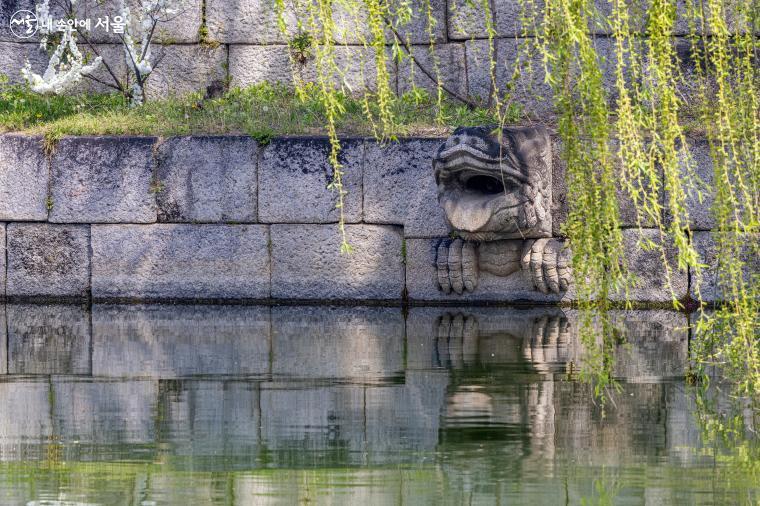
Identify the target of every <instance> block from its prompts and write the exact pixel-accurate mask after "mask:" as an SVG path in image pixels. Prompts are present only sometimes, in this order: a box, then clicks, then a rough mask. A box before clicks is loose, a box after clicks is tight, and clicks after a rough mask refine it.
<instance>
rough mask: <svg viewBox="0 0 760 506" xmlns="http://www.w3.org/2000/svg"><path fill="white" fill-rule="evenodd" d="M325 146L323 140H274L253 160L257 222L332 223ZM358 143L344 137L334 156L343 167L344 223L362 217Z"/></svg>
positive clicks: (333, 211) (334, 197)
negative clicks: (256, 175)
mask: <svg viewBox="0 0 760 506" xmlns="http://www.w3.org/2000/svg"><path fill="white" fill-rule="evenodd" d="M329 155H330V144H329V142H328V141H327V139H324V138H300V139H299V138H294V139H288V138H283V139H274V140H273V141H272V142H271V143H270V144H269V145H268V146H266V147H265V148H264V149H263V150H262V153H261V159H260V162H259V221H261V222H262V223H337V222H338V218H339V213H338V210H337V209H336V207H335V206H336V204H337V203H338V194H337V192H336V191H335V190H333V189H331V188H329V185H330V184H331V183H332V182H333V177H334V173H333V169H332V167H331V166H330V161H329ZM363 155H364V142H363V141H362V140H346V141H344V142H343V143H342V152H341V155H340V158H339V161H340V163H341V164H342V165H343V168H342V171H343V188H344V190H345V191H347V192H348V194H347V195H346V196H345V200H344V202H343V214H344V217H345V220H346V223H357V222H359V221H361V219H362V201H361V200H362V191H361V185H362V161H363Z"/></svg>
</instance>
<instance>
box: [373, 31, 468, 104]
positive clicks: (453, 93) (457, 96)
mask: <svg viewBox="0 0 760 506" xmlns="http://www.w3.org/2000/svg"><path fill="white" fill-rule="evenodd" d="M385 24H386V25H387V26H388V28H390V29H391V31H392V32H393V36H394V37H395V38H396V40H398V41H399V42H400V43H401V46H402V47H403V48H404V51H406V53H407V54H408V55H409V58H410V59H411V60H412V62H413V63H414V64H415V65H416V66H417V68H418V69H420V71H421V72H422V73H423V74H425V75H426V76H427V78H428V79H430V80H431V81H432V82H434V83H436V84H437V85H439V86H440V87H441V89H442V90H443V91H445V92H446V93H448V94H449V95H450V96H452V97H454V98H455V99H457V100H459V101H460V102H462V103H463V104H464V105H466V106H467V107H468V108H470V109H477V107H478V104H476V103H475V102H473V101H472V100H470V99H468V98H467V97H463V96H462V95H460V94H459V93H457V92H456V91H454V90H452V89H451V88H449V87H448V86H446V85H445V84H443V83H439V82H438V79H436V78H435V77H434V76H433V74H432V73H430V71H429V70H428V69H426V68H425V67H424V66H423V65H422V64H421V63H420V62H419V60H418V59H417V58H416V57H415V56H414V54H412V47H411V46H410V45H409V42H407V41H406V40H404V39H403V37H401V35H400V34H399V33H398V31H396V27H394V26H393V24H392V23H391V22H390V21H389V20H388V19H385Z"/></svg>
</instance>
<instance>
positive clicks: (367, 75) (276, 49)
mask: <svg viewBox="0 0 760 506" xmlns="http://www.w3.org/2000/svg"><path fill="white" fill-rule="evenodd" d="M335 64H336V67H337V68H338V69H340V72H341V74H340V75H339V76H333V77H334V82H335V84H336V86H340V85H342V84H345V86H346V88H347V91H349V92H351V93H353V94H361V93H362V92H363V91H365V90H367V89H369V90H373V89H374V88H375V83H376V76H377V71H376V69H377V67H376V66H375V55H374V53H373V52H372V50H370V49H365V48H364V47H358V46H337V47H336V48H335ZM293 65H294V66H291V60H290V57H289V56H288V47H287V46H284V45H283V46H247V45H232V46H230V55H229V76H230V79H231V84H232V85H233V86H240V87H245V86H250V85H252V84H257V83H264V82H268V83H279V84H283V85H286V86H288V87H293V75H294V74H295V76H296V77H297V78H298V79H299V80H301V81H303V82H317V77H318V74H317V70H316V66H315V64H314V61H313V60H310V61H307V62H306V63H304V64H300V63H297V62H296V63H294V64H293ZM388 67H389V68H388V71H389V73H390V74H391V76H393V73H394V72H395V61H393V59H392V58H389V59H388Z"/></svg>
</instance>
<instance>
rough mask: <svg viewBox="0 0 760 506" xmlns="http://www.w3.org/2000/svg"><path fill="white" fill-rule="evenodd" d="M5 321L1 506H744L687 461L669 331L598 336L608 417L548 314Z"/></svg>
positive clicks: (680, 330)
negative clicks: (609, 349)
mask: <svg viewBox="0 0 760 506" xmlns="http://www.w3.org/2000/svg"><path fill="white" fill-rule="evenodd" d="M4 317H5V318H6V320H7V325H5V326H0V329H2V328H7V332H6V333H5V334H2V330H0V340H3V341H7V343H6V345H5V346H0V350H2V351H0V372H2V373H3V374H2V375H0V406H2V410H1V411H0V504H27V503H28V502H29V501H43V502H44V501H59V502H58V503H55V502H52V503H51V504H78V503H87V504H108V505H110V504H130V505H131V504H145V505H148V504H269V503H277V504H293V503H298V502H302V503H306V502H309V503H311V502H317V503H340V504H357V503H360V502H362V501H363V502H365V503H371V504H442V503H451V504H459V503H462V502H468V503H473V504H475V503H484V504H493V503H496V502H507V503H511V502H518V503H533V504H543V503H546V504H555V503H558V502H567V503H569V504H579V503H580V502H581V501H582V500H588V499H593V497H594V496H595V495H599V494H600V493H601V492H600V491H604V492H605V493H606V492H607V491H609V493H611V494H613V495H614V496H615V497H616V502H620V503H626V504H665V503H679V502H682V503H694V502H699V503H704V504H710V503H714V504H723V503H726V502H746V501H749V502H751V501H756V500H757V498H758V495H757V494H758V491H757V475H756V471H753V470H752V469H749V470H748V469H746V468H745V469H744V470H743V471H742V470H741V469H735V468H734V467H733V466H732V465H731V462H732V461H731V458H730V457H731V453H730V451H729V452H728V453H725V454H723V455H724V457H722V458H718V457H717V456H718V454H717V453H715V452H713V451H712V450H710V451H707V449H705V448H704V447H703V443H702V441H701V439H700V431H699V427H698V425H697V420H696V419H695V417H694V410H695V400H694V395H693V392H692V391H691V389H690V388H689V387H687V386H686V385H685V384H684V383H683V381H682V380H681V378H682V377H683V375H684V371H685V369H684V367H685V365H686V361H687V357H688V336H689V334H688V330H687V325H688V319H687V317H686V315H683V314H679V313H673V312H668V311H629V312H620V313H618V314H616V315H615V317H616V319H617V321H618V324H619V329H620V332H621V335H625V337H626V338H627V342H626V343H625V344H624V343H622V342H621V344H620V345H619V346H618V347H617V349H616V350H615V354H614V364H613V371H614V374H615V376H616V377H617V378H618V379H619V380H620V381H621V387H622V388H621V391H620V392H619V393H617V394H615V396H614V398H613V402H612V403H611V404H608V405H607V407H606V417H602V413H601V408H600V406H599V405H598V403H595V402H594V399H593V396H592V394H591V392H590V389H589V387H588V386H587V385H585V384H583V383H579V382H577V381H573V380H569V379H568V374H569V373H572V371H573V370H577V367H578V366H579V364H580V363H581V362H582V361H583V359H584V350H583V347H582V346H581V345H580V343H579V340H578V335H577V314H575V313H574V312H573V311H563V310H560V309H557V308H531V309H510V308H431V307H424V308H409V309H408V312H407V313H406V314H404V312H403V311H402V310H401V309H399V308H389V307H303V306H299V307H248V306H157V305H147V306H135V305H123V306H115V305H95V306H93V307H92V308H87V307H71V306H35V305H8V306H6V308H5V314H4ZM725 455H727V457H726V456H725ZM729 473H730V476H731V480H725V479H724V478H725V476H726V475H729ZM753 473H755V474H753ZM66 501H68V502H66Z"/></svg>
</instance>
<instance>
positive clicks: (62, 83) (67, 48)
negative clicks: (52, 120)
mask: <svg viewBox="0 0 760 506" xmlns="http://www.w3.org/2000/svg"><path fill="white" fill-rule="evenodd" d="M75 1H76V0H71V3H72V4H73V3H74V2H75ZM48 2H49V0H42V2H40V4H38V5H37V7H36V9H35V10H36V14H37V19H38V23H39V27H40V32H41V33H42V38H41V41H40V47H41V48H42V49H47V47H48V41H49V29H50V26H52V23H51V17H50V8H49V3H48ZM75 32H76V30H75V29H74V28H73V27H72V26H71V25H70V24H68V23H67V24H65V25H64V30H63V36H62V37H61V40H60V42H59V43H58V47H56V49H55V51H54V52H53V54H52V56H51V57H50V61H49V62H48V66H47V69H46V70H45V73H44V74H42V75H39V74H35V73H34V72H32V67H31V65H30V64H29V60H27V61H26V64H25V65H24V68H23V69H21V75H22V76H23V77H24V79H25V80H26V81H27V82H28V83H29V86H30V87H31V89H32V91H34V92H35V93H39V94H42V95H51V94H55V95H59V94H61V93H64V92H66V91H67V90H69V89H71V88H72V87H73V86H74V85H76V84H77V83H78V82H79V81H80V80H81V79H82V76H83V75H86V74H90V73H92V72H93V71H95V69H96V68H98V66H99V65H100V63H101V61H102V59H101V58H100V56H98V57H97V58H95V59H94V60H93V61H92V62H91V63H89V64H85V63H84V57H83V56H82V53H81V51H79V48H78V47H77V43H76V37H75Z"/></svg>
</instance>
